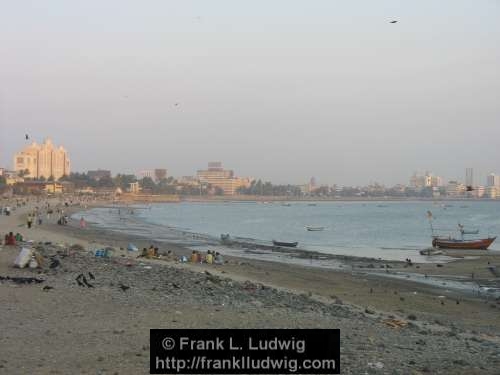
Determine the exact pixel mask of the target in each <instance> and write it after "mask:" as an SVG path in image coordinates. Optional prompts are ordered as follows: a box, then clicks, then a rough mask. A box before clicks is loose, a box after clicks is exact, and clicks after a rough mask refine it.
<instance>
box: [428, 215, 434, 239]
mask: <svg viewBox="0 0 500 375" xmlns="http://www.w3.org/2000/svg"><path fill="white" fill-rule="evenodd" d="M427 219H428V220H429V226H430V227H431V235H432V237H433V238H434V237H435V236H434V227H433V226H432V212H430V211H427Z"/></svg>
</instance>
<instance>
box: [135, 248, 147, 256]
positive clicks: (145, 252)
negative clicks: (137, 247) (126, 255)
mask: <svg viewBox="0 0 500 375" xmlns="http://www.w3.org/2000/svg"><path fill="white" fill-rule="evenodd" d="M147 256H148V249H146V248H145V247H143V248H142V251H141V253H140V254H139V256H138V257H137V258H146V257H147Z"/></svg>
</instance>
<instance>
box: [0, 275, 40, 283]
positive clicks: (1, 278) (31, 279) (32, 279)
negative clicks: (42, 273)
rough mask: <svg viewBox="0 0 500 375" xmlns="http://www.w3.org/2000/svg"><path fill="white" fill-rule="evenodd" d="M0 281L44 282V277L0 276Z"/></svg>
mask: <svg viewBox="0 0 500 375" xmlns="http://www.w3.org/2000/svg"><path fill="white" fill-rule="evenodd" d="M0 281H12V282H13V283H14V284H31V283H35V284H40V283H43V282H44V281H45V280H44V279H37V278H36V277H16V276H14V277H10V276H0Z"/></svg>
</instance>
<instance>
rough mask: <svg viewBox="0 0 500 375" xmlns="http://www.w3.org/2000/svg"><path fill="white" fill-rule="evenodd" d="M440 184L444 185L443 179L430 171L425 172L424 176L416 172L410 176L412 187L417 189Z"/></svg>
mask: <svg viewBox="0 0 500 375" xmlns="http://www.w3.org/2000/svg"><path fill="white" fill-rule="evenodd" d="M439 186H443V179H442V178H441V177H439V176H434V175H433V174H432V173H430V172H425V175H423V176H422V175H419V174H418V173H417V172H415V173H414V174H413V176H412V177H411V178H410V187H412V188H415V189H423V188H427V187H439Z"/></svg>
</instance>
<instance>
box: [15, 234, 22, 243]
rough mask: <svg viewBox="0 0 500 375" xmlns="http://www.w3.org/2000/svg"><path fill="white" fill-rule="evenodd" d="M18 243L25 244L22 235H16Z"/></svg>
mask: <svg viewBox="0 0 500 375" xmlns="http://www.w3.org/2000/svg"><path fill="white" fill-rule="evenodd" d="M16 241H17V242H23V236H22V235H21V234H20V233H16Z"/></svg>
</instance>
